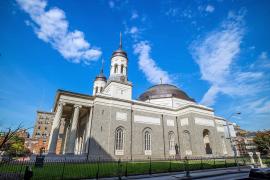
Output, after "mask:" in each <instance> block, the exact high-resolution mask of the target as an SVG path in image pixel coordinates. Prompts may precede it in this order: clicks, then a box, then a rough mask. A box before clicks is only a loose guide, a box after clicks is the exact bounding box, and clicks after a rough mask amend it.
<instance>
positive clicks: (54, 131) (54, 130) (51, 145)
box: [48, 102, 65, 154]
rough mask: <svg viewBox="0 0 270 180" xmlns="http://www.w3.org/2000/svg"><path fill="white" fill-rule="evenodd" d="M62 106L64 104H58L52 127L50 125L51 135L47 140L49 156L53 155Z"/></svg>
mask: <svg viewBox="0 0 270 180" xmlns="http://www.w3.org/2000/svg"><path fill="white" fill-rule="evenodd" d="M64 105H65V103H63V102H59V104H58V107H57V111H56V114H55V116H54V119H53V125H52V130H51V134H50V140H49V152H48V153H49V154H55V150H56V145H57V140H58V134H59V125H60V120H61V116H62V112H63V106H64Z"/></svg>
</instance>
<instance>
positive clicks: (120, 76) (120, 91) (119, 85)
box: [103, 33, 132, 100]
mask: <svg viewBox="0 0 270 180" xmlns="http://www.w3.org/2000/svg"><path fill="white" fill-rule="evenodd" d="M127 69H128V56H127V53H126V52H125V51H124V50H123V47H122V34H121V33H120V42H119V48H118V49H117V50H116V51H114V52H113V53H112V57H111V68H110V77H109V79H108V82H107V84H106V86H105V89H104V91H103V94H106V95H107V96H111V97H114V98H119V99H127V100H131V97H132V84H131V82H129V81H128V78H127V72H128V71H127Z"/></svg>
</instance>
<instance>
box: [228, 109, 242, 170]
mask: <svg viewBox="0 0 270 180" xmlns="http://www.w3.org/2000/svg"><path fill="white" fill-rule="evenodd" d="M240 114H241V112H235V113H232V114H231V115H230V116H229V117H228V119H226V126H227V131H228V136H229V137H228V139H229V140H230V143H231V146H232V149H233V153H234V158H235V159H236V156H237V152H236V147H235V144H234V141H233V139H232V136H231V132H230V128H229V119H230V118H231V117H233V116H234V115H240ZM237 166H238V170H240V167H239V164H238V161H237Z"/></svg>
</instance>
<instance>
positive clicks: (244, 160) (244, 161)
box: [243, 157, 247, 166]
mask: <svg viewBox="0 0 270 180" xmlns="http://www.w3.org/2000/svg"><path fill="white" fill-rule="evenodd" d="M243 163H244V166H246V165H247V163H246V159H245V157H243Z"/></svg>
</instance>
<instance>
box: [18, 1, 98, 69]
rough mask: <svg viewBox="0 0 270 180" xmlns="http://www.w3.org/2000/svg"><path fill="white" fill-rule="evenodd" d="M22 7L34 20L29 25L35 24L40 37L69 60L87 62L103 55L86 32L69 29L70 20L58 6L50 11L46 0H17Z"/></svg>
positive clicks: (35, 29) (34, 26)
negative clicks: (91, 44) (90, 41)
mask: <svg viewBox="0 0 270 180" xmlns="http://www.w3.org/2000/svg"><path fill="white" fill-rule="evenodd" d="M17 2H18V4H19V5H20V7H21V8H22V9H23V10H24V11H25V12H26V13H28V14H29V15H30V17H31V19H32V21H31V22H30V21H28V23H27V24H28V25H31V26H33V28H34V31H35V33H36V34H37V36H38V38H39V39H41V40H43V41H45V42H47V43H49V44H51V45H52V47H53V48H54V49H56V50H58V51H59V52H60V54H61V55H62V56H63V57H64V58H65V59H67V60H69V61H71V62H74V63H80V62H81V61H82V62H84V63H85V64H89V63H90V61H93V60H96V59H98V58H99V57H100V56H101V53H102V52H101V51H100V50H99V48H95V47H91V46H90V43H89V42H87V41H86V40H85V37H84V33H83V32H81V31H79V30H74V31H73V32H71V31H69V30H68V26H69V25H68V21H67V20H66V16H65V12H64V11H63V10H61V9H59V8H57V7H53V8H51V9H49V10H48V11H46V10H45V8H46V6H47V1H46V0H27V1H24V0H17Z"/></svg>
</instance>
